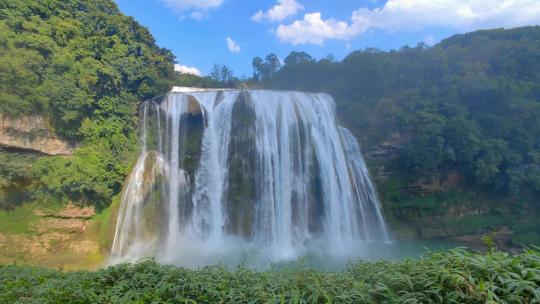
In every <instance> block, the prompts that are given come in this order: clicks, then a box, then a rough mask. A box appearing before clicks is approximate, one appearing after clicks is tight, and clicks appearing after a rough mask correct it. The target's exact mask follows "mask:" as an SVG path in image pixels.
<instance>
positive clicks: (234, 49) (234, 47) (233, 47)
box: [226, 37, 240, 53]
mask: <svg viewBox="0 0 540 304" xmlns="http://www.w3.org/2000/svg"><path fill="white" fill-rule="evenodd" d="M226 41H227V48H229V51H230V52H231V53H240V45H238V43H236V41H234V40H233V39H232V38H230V37H227V39H226Z"/></svg>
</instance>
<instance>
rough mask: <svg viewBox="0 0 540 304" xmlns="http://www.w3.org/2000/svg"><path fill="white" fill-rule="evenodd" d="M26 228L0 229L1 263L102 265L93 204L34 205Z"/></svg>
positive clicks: (71, 266) (69, 267) (65, 266)
mask: <svg viewBox="0 0 540 304" xmlns="http://www.w3.org/2000/svg"><path fill="white" fill-rule="evenodd" d="M31 216H32V217H35V220H32V222H31V223H29V224H28V226H27V227H25V230H26V231H24V232H23V231H20V232H19V233H7V232H5V231H2V232H0V263H4V264H10V263H21V264H29V265H41V266H47V267H52V268H60V269H64V270H77V269H94V268H97V267H100V266H102V265H103V261H104V258H103V255H102V254H103V252H102V249H101V248H100V244H99V238H98V232H99V231H98V229H99V227H97V226H96V223H95V221H93V218H94V217H95V211H94V208H93V207H84V208H82V207H77V206H75V205H73V204H71V203H70V204H68V205H67V206H65V207H64V208H62V209H60V210H56V211H51V210H43V209H39V208H38V209H34V210H33V212H32V215H31ZM31 216H30V215H29V216H28V218H30V217H31Z"/></svg>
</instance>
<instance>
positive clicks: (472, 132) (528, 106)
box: [264, 27, 540, 193]
mask: <svg viewBox="0 0 540 304" xmlns="http://www.w3.org/2000/svg"><path fill="white" fill-rule="evenodd" d="M291 56H292V57H291ZM291 56H290V57H288V59H286V62H288V63H286V64H285V65H284V66H283V68H281V70H279V71H277V72H276V73H275V74H274V76H273V77H271V78H270V79H267V80H266V81H264V85H265V86H268V87H272V88H282V89H298V90H307V91H325V92H328V93H330V94H332V95H333V96H334V97H335V98H336V100H337V104H338V111H339V112H340V115H341V118H342V119H343V121H344V123H345V124H346V125H347V126H349V127H351V128H353V130H354V132H355V133H356V135H357V136H359V137H360V138H361V142H362V143H363V144H364V146H365V149H369V148H371V147H373V145H375V144H378V143H380V142H381V141H384V140H388V139H390V138H391V137H392V136H393V135H394V136H395V135H396V134H399V135H400V137H401V138H402V141H403V143H404V150H403V151H402V153H401V154H400V158H399V159H398V160H397V161H396V162H395V165H396V167H397V169H399V170H400V171H401V172H403V173H407V175H408V176H410V177H411V178H417V177H418V176H422V175H431V174H434V173H440V172H445V171H448V170H453V169H459V170H460V171H461V172H462V173H463V174H465V175H466V176H467V178H468V180H469V181H470V182H471V183H474V184H475V185H478V186H486V187H489V188H490V189H492V190H493V191H500V192H504V193H518V192H519V191H520V190H523V189H524V188H526V189H530V190H540V119H539V117H540V27H527V28H518V29H513V30H490V31H479V32H474V33H470V34H465V35H457V36H453V37H451V38H449V39H446V40H444V41H442V42H441V43H440V44H438V45H436V46H434V47H427V46H426V45H422V44H421V45H418V46H417V47H415V48H409V47H404V48H402V49H400V50H398V51H390V52H384V51H380V50H377V49H366V50H362V51H356V52H353V53H351V54H350V55H349V56H347V57H346V58H345V59H344V60H343V61H342V62H335V61H330V60H320V61H314V60H313V59H311V58H310V57H309V56H307V57H306V56H305V54H303V55H302V54H301V53H293V54H291Z"/></svg>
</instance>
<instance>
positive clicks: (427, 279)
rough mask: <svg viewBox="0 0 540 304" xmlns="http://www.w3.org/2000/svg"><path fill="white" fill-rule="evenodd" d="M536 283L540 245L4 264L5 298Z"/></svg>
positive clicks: (279, 294) (476, 289)
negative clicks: (399, 257) (347, 257)
mask: <svg viewBox="0 0 540 304" xmlns="http://www.w3.org/2000/svg"><path fill="white" fill-rule="evenodd" d="M539 288H540V251H539V250H538V249H532V250H528V251H525V252H523V253H521V254H519V255H515V256H510V255H508V254H506V253H501V252H498V253H490V254H485V255H480V254H474V253H470V252H466V251H463V250H451V251H447V252H440V253H428V254H427V255H426V256H425V257H423V258H421V259H418V260H405V261H400V262H386V261H381V262H369V263H367V262H366V263H363V262H361V263H358V264H353V265H350V266H349V267H348V268H347V269H346V270H344V271H342V272H324V271H318V270H312V269H304V268H301V269H300V270H287V269H274V270H270V271H266V272H257V271H254V270H248V269H244V268H238V269H235V270H229V269H226V268H225V267H223V266H212V267H204V268H201V269H199V270H189V269H185V268H178V267H174V266H163V265H159V264H157V263H155V262H153V261H146V262H141V263H138V264H124V265H118V266H112V267H109V268H106V269H102V270H98V271H95V272H88V271H81V272H68V273H64V272H61V271H54V270H48V269H42V268H32V267H20V266H15V265H13V266H0V302H2V303H16V302H17V303H538V301H540V289H539Z"/></svg>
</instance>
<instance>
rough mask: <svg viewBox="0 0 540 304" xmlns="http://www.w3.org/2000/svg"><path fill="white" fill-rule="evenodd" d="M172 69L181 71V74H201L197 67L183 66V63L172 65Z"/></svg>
mask: <svg viewBox="0 0 540 304" xmlns="http://www.w3.org/2000/svg"><path fill="white" fill-rule="evenodd" d="M174 70H175V71H176V72H179V73H181V74H193V75H197V76H201V75H202V73H201V71H199V69H197V68H195V67H188V66H185V65H183V64H175V65H174Z"/></svg>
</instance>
